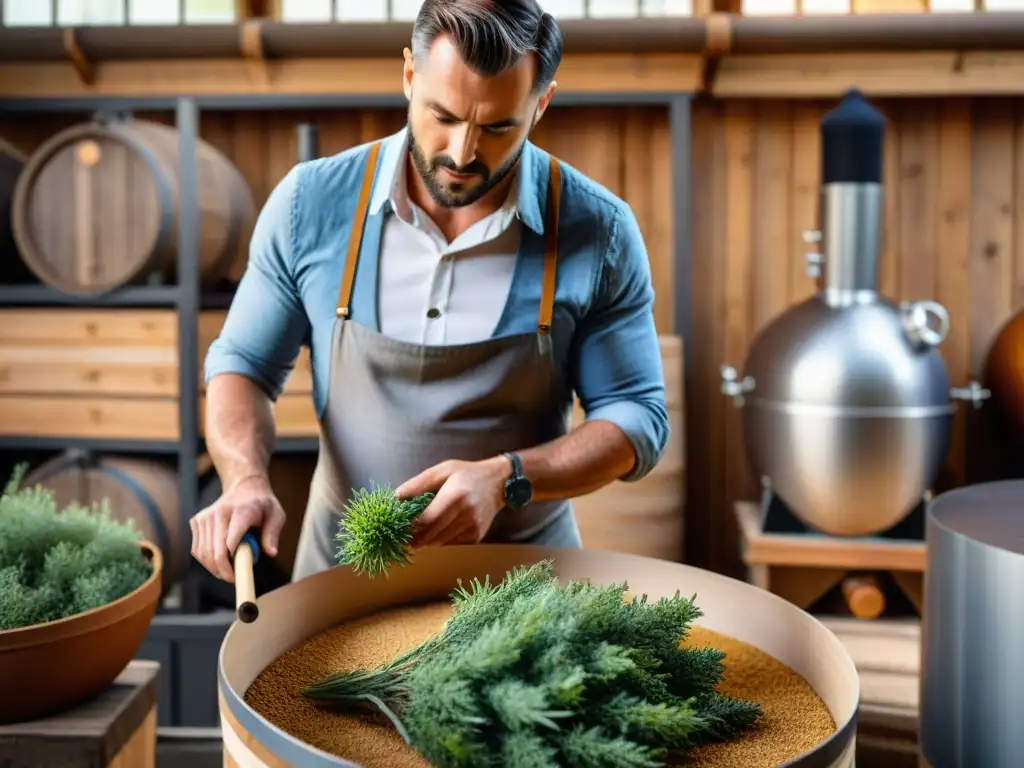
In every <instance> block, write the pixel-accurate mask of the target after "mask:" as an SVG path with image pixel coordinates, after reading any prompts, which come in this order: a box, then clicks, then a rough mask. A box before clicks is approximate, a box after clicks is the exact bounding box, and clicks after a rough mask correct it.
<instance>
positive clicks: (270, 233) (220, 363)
mask: <svg viewBox="0 0 1024 768" xmlns="http://www.w3.org/2000/svg"><path fill="white" fill-rule="evenodd" d="M299 173H300V166H296V167H294V168H293V169H292V170H291V171H289V172H288V174H287V175H286V176H285V177H284V178H283V179H282V180H281V181H280V182H279V183H278V184H277V186H276V187H275V188H274V190H273V191H272V192H271V193H270V196H269V197H268V199H267V202H266V204H265V205H264V207H263V210H261V211H260V214H259V216H258V218H257V220H256V224H255V226H254V228H253V235H252V242H251V245H250V247H249V261H248V264H247V266H246V269H245V273H244V274H243V275H242V279H241V280H240V281H239V284H238V288H237V290H236V292H235V296H234V299H233V300H232V302H231V307H230V309H229V310H228V312H227V318H226V319H225V321H224V327H223V328H222V329H221V332H220V334H219V335H218V336H217V338H216V339H215V340H214V341H213V343H212V344H211V345H210V348H209V350H208V352H207V354H206V360H205V364H204V376H205V379H206V381H207V382H209V381H210V380H211V379H213V377H215V376H218V375H220V374H222V373H237V374H241V375H242V376H245V377H247V378H249V379H252V380H253V381H255V382H256V383H257V384H258V385H259V386H260V387H261V388H262V389H263V390H264V391H266V393H267V394H268V395H269V396H270V397H271V398H272V399H273V400H276V399H277V397H278V395H280V394H281V391H282V390H283V389H284V385H285V383H286V382H287V380H288V376H289V375H290V374H291V371H292V368H293V367H294V363H295V358H296V357H297V356H298V354H299V350H300V348H301V346H302V342H303V340H304V339H305V338H306V336H307V334H308V329H309V320H308V318H307V316H306V312H305V310H304V308H303V306H302V302H301V299H300V294H299V291H298V288H297V286H296V282H295V278H294V275H295V264H294V260H295V256H296V254H295V253H294V252H293V242H294V238H293V236H292V235H293V231H292V205H293V202H294V196H295V194H296V192H297V187H298V181H299Z"/></svg>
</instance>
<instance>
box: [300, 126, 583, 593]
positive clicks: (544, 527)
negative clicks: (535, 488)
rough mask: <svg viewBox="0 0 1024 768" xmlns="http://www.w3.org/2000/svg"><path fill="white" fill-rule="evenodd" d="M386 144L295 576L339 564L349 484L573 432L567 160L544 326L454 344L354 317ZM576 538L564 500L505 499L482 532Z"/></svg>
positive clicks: (389, 481)
mask: <svg viewBox="0 0 1024 768" xmlns="http://www.w3.org/2000/svg"><path fill="white" fill-rule="evenodd" d="M379 149H380V145H379V144H375V145H374V146H373V147H372V148H371V150H370V153H369V160H368V163H367V168H366V171H365V175H364V177H363V183H362V187H361V190H360V195H359V201H358V203H357V208H356V216H355V219H354V221H353V227H352V235H351V237H350V238H349V246H348V255H347V261H346V264H345V270H344V272H343V276H342V284H341V290H340V294H339V298H338V308H337V311H336V313H335V315H336V317H335V322H334V331H333V336H332V345H333V348H332V354H331V372H330V380H329V381H330V383H329V391H328V395H327V404H326V407H325V409H324V413H323V416H322V418H321V420H320V454H319V458H318V461H317V466H316V470H315V471H314V473H313V480H312V483H311V485H310V494H309V503H308V505H307V507H306V516H305V518H304V520H303V522H302V530H301V533H300V535H299V543H298V549H297V551H296V555H295V568H294V571H293V573H292V579H293V580H298V579H301V578H304V577H306V576H309V575H312V574H314V573H318V572H320V571H323V570H326V569H328V568H331V567H333V566H335V565H336V564H337V558H336V552H337V550H336V543H335V540H334V536H335V533H336V532H337V529H338V520H339V515H340V514H341V513H342V511H343V510H344V508H345V505H346V504H347V502H348V500H349V498H350V493H351V492H352V490H353V489H358V488H371V487H374V486H382V485H390V486H391V487H392V488H397V487H398V486H399V485H401V484H402V483H403V482H405V481H406V480H408V479H409V478H411V477H414V476H415V475H417V474H419V473H420V472H422V471H423V470H425V469H427V468H429V467H431V466H433V465H435V464H439V463H441V462H442V461H445V460H447V459H463V460H468V461H476V460H482V459H486V458H490V457H493V456H496V455H499V454H500V453H502V452H503V451H519V450H523V449H526V448H530V447H532V446H535V445H538V444H540V443H545V442H548V441H550V440H554V439H556V438H558V437H561V436H562V435H564V434H566V433H567V431H568V430H569V427H570V423H571V404H570V403H567V399H566V397H565V387H566V386H567V385H566V383H565V382H564V381H563V380H562V377H561V376H560V375H559V371H558V370H557V368H556V366H555V363H554V356H553V351H552V340H551V336H550V329H551V318H552V315H553V311H554V300H555V272H556V261H557V253H558V246H557V233H558V210H559V196H560V192H561V168H560V167H559V165H558V161H557V160H555V159H554V158H551V163H550V167H551V175H550V179H549V182H548V194H547V214H546V224H545V228H544V229H545V246H544V272H543V275H544V277H543V281H542V285H541V286H540V303H539V311H538V322H537V329H536V330H531V331H529V332H527V333H522V334H517V335H513V336H504V337H500V338H490V339H487V340H484V341H480V342H475V343H469V344H456V345H451V346H424V345H420V344H414V343H409V342H405V341H400V340H396V339H391V338H388V337H386V336H383V335H382V334H380V333H378V332H376V331H374V330H372V329H370V328H367V327H366V326H363V325H359V324H358V323H356V322H354V321H352V320H350V319H349V317H348V315H349V307H350V299H351V296H352V287H353V284H354V279H355V273H356V264H357V262H358V260H359V251H360V246H361V245H362V238H363V227H364V224H365V222H366V215H367V209H368V206H369V200H370V189H371V188H372V182H373V178H374V172H375V169H376V165H377V159H378V154H379ZM484 541H487V542H504V543H510V542H522V543H531V544H545V545H550V546H557V547H579V546H581V544H580V536H579V530H578V528H577V526H576V519H575V517H574V515H573V511H572V506H571V503H570V502H569V501H568V500H556V501H544V502H537V503H531V504H528V505H527V506H526V507H524V508H523V509H521V510H518V511H516V510H512V509H508V508H505V509H503V510H501V511H500V512H499V513H498V515H497V516H496V517H495V519H494V522H493V524H492V525H491V527H490V529H489V530H488V532H487V534H486V535H485V537H484Z"/></svg>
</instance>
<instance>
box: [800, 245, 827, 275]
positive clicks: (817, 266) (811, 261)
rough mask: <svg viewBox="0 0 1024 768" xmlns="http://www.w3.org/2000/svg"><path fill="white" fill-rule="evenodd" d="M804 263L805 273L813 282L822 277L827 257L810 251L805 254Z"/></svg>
mask: <svg viewBox="0 0 1024 768" xmlns="http://www.w3.org/2000/svg"><path fill="white" fill-rule="evenodd" d="M804 263H805V265H806V268H805V271H806V272H807V276H808V277H809V278H811V279H812V280H817V279H818V278H819V277H821V265H822V264H824V263H825V257H824V256H822V255H821V254H820V253H816V252H814V251H809V252H808V253H805V254H804Z"/></svg>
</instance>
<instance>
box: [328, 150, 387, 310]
mask: <svg viewBox="0 0 1024 768" xmlns="http://www.w3.org/2000/svg"><path fill="white" fill-rule="evenodd" d="M379 156H380V142H377V143H376V144H374V145H373V146H372V147H370V157H369V159H368V160H367V161H366V171H365V172H364V173H363V184H362V187H360V189H359V201H358V202H357V203H356V218H355V221H353V222H352V232H351V233H350V234H349V236H348V255H347V256H346V257H345V272H344V273H343V274H342V277H341V291H340V292H339V294H338V307H337V309H335V310H334V315H335V317H348V313H349V310H350V309H351V302H352V286H353V284H354V283H355V278H356V265H357V264H358V263H359V248H360V246H361V245H362V244H363V229H364V228H365V226H366V213H367V211H369V210H370V190H372V189H373V176H374V174H375V173H376V171H377V159H378V157H379Z"/></svg>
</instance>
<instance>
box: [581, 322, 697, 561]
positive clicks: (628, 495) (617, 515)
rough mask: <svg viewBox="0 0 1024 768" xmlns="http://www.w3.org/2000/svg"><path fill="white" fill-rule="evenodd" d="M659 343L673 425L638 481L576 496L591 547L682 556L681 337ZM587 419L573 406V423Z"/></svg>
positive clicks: (665, 557) (585, 540) (664, 557)
mask: <svg viewBox="0 0 1024 768" xmlns="http://www.w3.org/2000/svg"><path fill="white" fill-rule="evenodd" d="M659 342H660V344H661V361H662V366H663V368H664V374H665V403H666V405H667V407H668V416H669V427H670V430H671V433H670V435H669V442H668V445H667V446H666V448H665V452H664V454H663V455H662V458H661V461H659V462H658V464H657V465H656V466H655V467H654V469H652V470H651V472H650V473H648V475H647V476H646V477H644V478H642V479H640V480H637V481H636V482H630V483H624V482H621V481H619V482H614V483H611V484H610V485H606V486H605V487H604V488H601V489H600V490H597V491H594V492H593V493H589V494H587V495H586V496H579V497H576V498H575V499H573V501H572V505H573V508H574V510H575V513H576V520H577V523H578V525H579V528H580V536H581V538H582V539H583V546H584V547H586V548H587V549H602V550H614V551H617V552H627V553H630V554H634V555H643V556H644V557H655V558H659V559H661V560H673V561H682V559H683V517H684V512H685V508H686V448H685V445H686V435H685V431H686V430H685V419H684V412H685V395H684V385H683V382H684V371H683V340H682V338H681V337H679V336H673V335H662V336H661V337H659ZM583 420H584V414H583V409H582V408H581V407H580V405H579V402H578V401H577V402H576V403H575V404H574V406H573V415H572V421H573V426H574V427H575V426H578V425H579V424H581V423H582V422H583Z"/></svg>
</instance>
